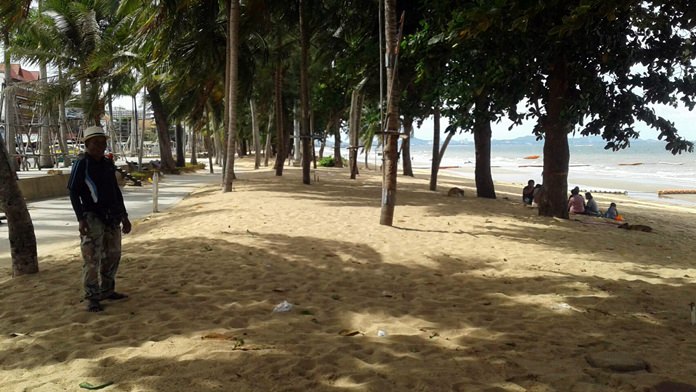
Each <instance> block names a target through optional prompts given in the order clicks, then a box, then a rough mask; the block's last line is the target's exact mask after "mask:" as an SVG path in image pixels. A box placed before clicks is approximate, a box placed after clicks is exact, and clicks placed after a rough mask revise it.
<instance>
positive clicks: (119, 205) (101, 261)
mask: <svg viewBox="0 0 696 392" xmlns="http://www.w3.org/2000/svg"><path fill="white" fill-rule="evenodd" d="M106 138H107V135H106V133H105V132H104V130H103V129H102V128H101V127H98V126H93V127H88V128H87V129H85V131H84V137H83V141H84V143H85V156H84V157H83V158H81V159H79V160H77V161H76V162H75V165H74V166H73V170H72V174H71V175H70V181H69V182H68V189H69V190H70V202H71V203H72V207H73V210H74V211H75V215H76V216H77V220H78V221H79V222H80V239H81V243H80V248H81V250H82V258H83V260H84V265H83V266H82V280H83V283H84V289H85V298H86V299H87V301H88V303H87V311H89V312H100V311H102V310H104V308H103V307H102V305H101V304H100V302H99V301H101V300H105V299H110V300H117V299H123V298H126V297H127V295H125V294H121V293H118V292H116V291H115V288H116V271H117V270H118V264H119V261H120V260H121V231H123V234H128V233H130V231H131V223H130V221H129V220H128V213H127V212H126V207H125V205H124V204H123V194H122V193H121V189H120V188H119V187H118V183H117V182H116V167H115V166H114V162H113V161H112V160H110V159H108V158H106V157H105V156H104V151H105V150H106ZM121 224H123V228H121Z"/></svg>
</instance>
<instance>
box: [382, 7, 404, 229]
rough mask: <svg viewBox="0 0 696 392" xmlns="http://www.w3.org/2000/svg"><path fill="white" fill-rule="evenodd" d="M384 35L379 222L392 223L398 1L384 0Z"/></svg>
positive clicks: (395, 158) (394, 203) (397, 108)
mask: <svg viewBox="0 0 696 392" xmlns="http://www.w3.org/2000/svg"><path fill="white" fill-rule="evenodd" d="M384 19H385V22H386V23H385V25H384V33H385V35H384V37H385V40H386V50H387V55H388V58H389V59H390V60H389V62H388V64H387V127H386V130H385V131H386V137H385V143H384V158H385V161H384V167H383V168H382V170H383V181H382V210H381V214H380V219H379V223H380V224H381V225H386V226H391V225H392V222H393V220H394V206H395V205H396V173H397V169H398V167H397V164H398V158H399V156H398V155H399V151H398V149H397V143H398V140H399V101H398V100H399V83H398V80H397V77H396V67H395V63H396V60H397V58H398V57H397V55H398V51H397V48H398V42H397V34H396V0H385V1H384Z"/></svg>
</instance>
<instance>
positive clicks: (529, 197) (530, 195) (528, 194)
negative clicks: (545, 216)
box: [522, 180, 534, 205]
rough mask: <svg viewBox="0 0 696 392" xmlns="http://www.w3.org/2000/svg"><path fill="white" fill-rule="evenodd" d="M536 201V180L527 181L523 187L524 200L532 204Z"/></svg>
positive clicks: (525, 202)
mask: <svg viewBox="0 0 696 392" xmlns="http://www.w3.org/2000/svg"><path fill="white" fill-rule="evenodd" d="M532 201H534V180H529V181H527V186H526V187H524V188H523V189H522V202H523V203H524V204H529V205H531V204H532Z"/></svg>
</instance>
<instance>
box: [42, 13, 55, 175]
mask: <svg viewBox="0 0 696 392" xmlns="http://www.w3.org/2000/svg"><path fill="white" fill-rule="evenodd" d="M39 4H40V3H39ZM39 74H40V75H41V79H42V80H41V83H42V84H44V85H45V84H47V83H48V81H47V77H48V75H47V74H46V63H45V62H43V61H42V62H40V63H39ZM48 117H49V113H48V112H47V111H46V110H42V111H41V130H40V131H39V142H40V144H41V149H40V150H39V168H41V169H44V168H46V169H50V168H52V167H53V157H52V156H51V145H52V144H53V143H51V128H50V127H49V123H48V122H49V118H48Z"/></svg>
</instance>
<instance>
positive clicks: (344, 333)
mask: <svg viewBox="0 0 696 392" xmlns="http://www.w3.org/2000/svg"><path fill="white" fill-rule="evenodd" d="M338 334H339V335H341V336H355V335H359V334H360V331H350V330H347V329H342V330H340V331H338Z"/></svg>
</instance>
